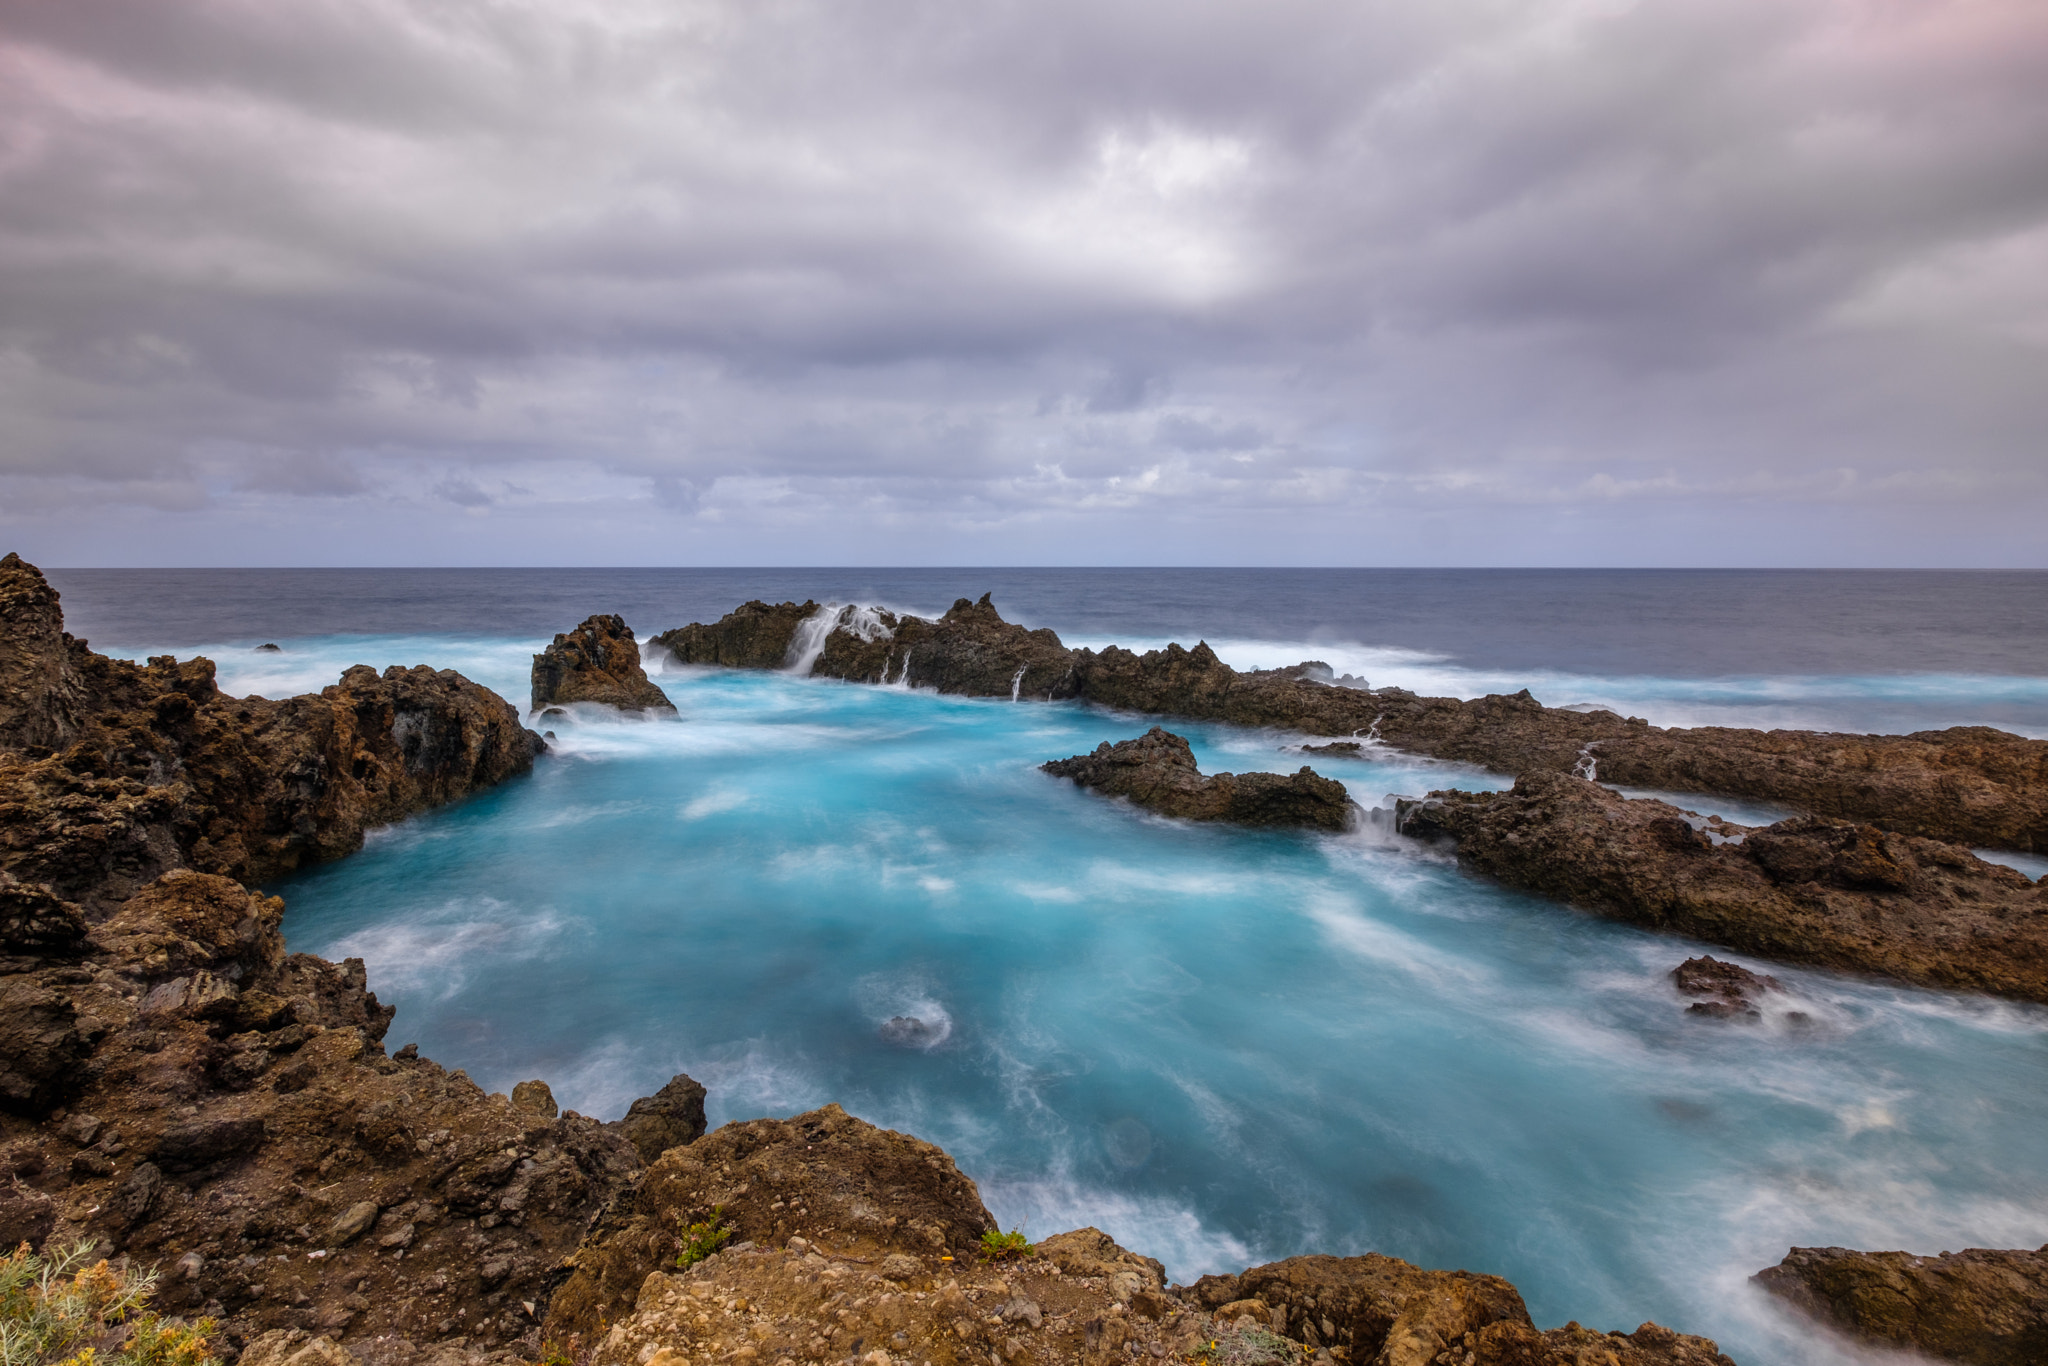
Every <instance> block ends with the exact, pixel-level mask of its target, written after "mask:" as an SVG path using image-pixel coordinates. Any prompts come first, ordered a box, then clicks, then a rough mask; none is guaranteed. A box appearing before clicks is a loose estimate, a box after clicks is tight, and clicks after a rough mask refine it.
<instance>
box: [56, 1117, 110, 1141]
mask: <svg viewBox="0 0 2048 1366" xmlns="http://www.w3.org/2000/svg"><path fill="white" fill-rule="evenodd" d="M99 1132H100V1122H99V1120H98V1119H96V1118H94V1117H93V1116H91V1115H88V1114H85V1113H83V1112H80V1113H78V1114H74V1115H72V1116H70V1117H69V1118H67V1119H66V1120H65V1121H64V1122H63V1123H62V1124H59V1125H58V1126H57V1133H58V1135H59V1136H60V1137H63V1138H68V1139H70V1140H71V1141H72V1142H73V1143H76V1144H77V1145H78V1146H79V1147H81V1148H85V1147H90V1146H91V1145H92V1141H93V1139H94V1138H96V1137H98V1136H99Z"/></svg>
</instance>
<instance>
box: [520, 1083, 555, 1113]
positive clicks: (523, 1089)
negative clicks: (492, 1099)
mask: <svg viewBox="0 0 2048 1366" xmlns="http://www.w3.org/2000/svg"><path fill="white" fill-rule="evenodd" d="M512 1107H513V1108H514V1109H516V1110H524V1111H526V1113H528V1114H530V1115H539V1116H540V1117H541V1118H542V1119H553V1118H554V1117H555V1116H557V1115H559V1114H561V1113H562V1111H561V1107H560V1106H558V1105H556V1104H555V1093H554V1092H553V1091H551V1090H549V1089H548V1084H547V1083H546V1082H544V1081H522V1082H520V1083H519V1084H518V1085H517V1086H515V1087H513V1088H512Z"/></svg>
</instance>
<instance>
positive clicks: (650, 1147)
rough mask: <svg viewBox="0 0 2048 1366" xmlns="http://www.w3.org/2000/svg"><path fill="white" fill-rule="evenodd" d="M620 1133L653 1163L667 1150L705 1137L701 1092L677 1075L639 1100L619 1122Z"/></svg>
mask: <svg viewBox="0 0 2048 1366" xmlns="http://www.w3.org/2000/svg"><path fill="white" fill-rule="evenodd" d="M619 1132H620V1133H621V1134H623V1135H624V1136H625V1139H626V1141H627V1142H628V1143H630V1144H632V1145H633V1148H634V1150H635V1151H636V1152H638V1153H639V1154H640V1158H641V1160H642V1161H644V1162H647V1163H650V1164H651V1163H652V1162H653V1161H654V1160H655V1159H656V1158H658V1157H660V1156H661V1155H662V1154H663V1153H665V1152H667V1151H668V1150H669V1149H670V1148H679V1147H681V1146H682V1145H683V1144H685V1143H695V1142H696V1141H697V1140H698V1139H700V1138H702V1137H704V1088H703V1086H702V1085H700V1084H699V1083H697V1082H695V1081H692V1080H691V1079H690V1078H689V1077H686V1076H683V1075H682V1074H680V1073H678V1074H677V1075H676V1076H675V1077H674V1078H672V1079H671V1080H670V1081H669V1083H668V1084H667V1085H666V1086H664V1087H662V1088H661V1089H660V1090H659V1091H656V1092H655V1093H654V1094H653V1095H651V1096H642V1097H641V1098H640V1099H638V1100H636V1101H634V1102H633V1104H632V1106H631V1108H629V1109H628V1110H627V1111H626V1117H625V1118H624V1119H622V1120H620V1121H619Z"/></svg>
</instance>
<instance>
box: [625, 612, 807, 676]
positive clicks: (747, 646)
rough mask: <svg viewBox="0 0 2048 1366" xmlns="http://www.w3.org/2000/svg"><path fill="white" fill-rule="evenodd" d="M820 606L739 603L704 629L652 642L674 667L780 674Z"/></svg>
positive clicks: (694, 627) (684, 629) (682, 630)
mask: <svg viewBox="0 0 2048 1366" xmlns="http://www.w3.org/2000/svg"><path fill="white" fill-rule="evenodd" d="M817 610H818V604H817V603H815V602H810V601H808V600H806V601H804V602H780V603H773V604H771V603H765V602H761V601H759V600H758V599H756V600H755V601H753V602H746V603H742V604H740V606H739V607H737V608H735V609H734V610H733V611H731V612H728V613H726V614H725V616H724V617H722V618H720V619H719V620H717V621H715V622H712V623H710V624H708V625H706V624H702V623H698V622H692V623H691V624H690V625H688V626H679V627H677V628H676V629H675V630H673V631H663V632H662V633H661V634H660V635H658V636H655V637H654V638H653V640H652V641H651V642H650V643H651V644H655V645H659V646H661V647H662V648H663V649H664V650H667V651H668V652H669V654H670V656H671V657H672V658H674V659H675V661H676V662H677V663H678V664H722V665H724V666H725V667H726V668H729V669H780V668H782V667H784V666H785V665H787V664H788V663H790V657H789V654H790V649H789V647H790V644H791V642H792V641H794V640H795V639H796V629H797V627H798V626H799V625H801V624H802V622H803V621H804V619H805V618H806V617H809V616H811V615H812V614H813V613H815V612H816V611H817Z"/></svg>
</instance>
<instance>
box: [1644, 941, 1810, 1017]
mask: <svg viewBox="0 0 2048 1366" xmlns="http://www.w3.org/2000/svg"><path fill="white" fill-rule="evenodd" d="M1671 983H1672V985H1673V986H1675V987H1677V988H1678V990H1679V992H1680V994H1682V995H1685V996H1695V997H1698V998H1700V999H1698V1000H1695V1001H1694V1002H1693V1003H1692V1004H1691V1005H1689V1006H1687V1007H1686V1008H1685V1009H1686V1014H1688V1015H1703V1016H1705V1017H1706V1018H1708V1019H1710V1020H1743V1021H1752V1022H1753V1021H1756V1020H1761V1019H1762V1018H1763V1012H1762V1011H1761V1010H1759V1009H1758V1008H1757V1001H1758V1000H1759V999H1761V998H1762V997H1764V996H1766V995H1768V994H1770V993H1772V992H1778V991H1783V990H1784V988H1783V987H1781V986H1779V985H1778V979H1777V978H1775V977H1772V976H1769V975H1768V974H1765V973H1760V972H1751V971H1750V970H1749V969H1748V968H1745V967H1743V966H1742V965H1741V964H1739V963H1724V962H1722V961H1721V960H1720V959H1718V958H1715V957H1713V956H1712V955H1710V954H1709V955H1702V956H1701V957H1698V958H1688V959H1686V960H1685V961H1684V962H1683V963H1680V964H1679V965H1678V966H1677V967H1675V968H1673V969H1672V970H1671Z"/></svg>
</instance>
